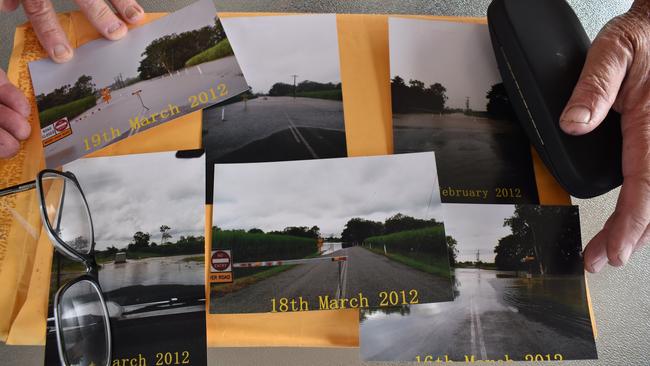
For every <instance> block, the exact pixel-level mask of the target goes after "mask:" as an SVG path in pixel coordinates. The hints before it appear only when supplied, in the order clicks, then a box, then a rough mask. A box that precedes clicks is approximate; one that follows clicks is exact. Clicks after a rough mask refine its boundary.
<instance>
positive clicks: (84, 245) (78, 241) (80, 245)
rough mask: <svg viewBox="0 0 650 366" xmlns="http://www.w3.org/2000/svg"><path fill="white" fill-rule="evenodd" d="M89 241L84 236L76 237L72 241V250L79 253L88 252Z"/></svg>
mask: <svg viewBox="0 0 650 366" xmlns="http://www.w3.org/2000/svg"><path fill="white" fill-rule="evenodd" d="M89 244H90V241H89V240H88V238H86V237H84V236H77V237H76V238H74V240H73V241H72V248H73V249H74V250H76V251H78V252H80V253H88V252H89V251H90V245H89Z"/></svg>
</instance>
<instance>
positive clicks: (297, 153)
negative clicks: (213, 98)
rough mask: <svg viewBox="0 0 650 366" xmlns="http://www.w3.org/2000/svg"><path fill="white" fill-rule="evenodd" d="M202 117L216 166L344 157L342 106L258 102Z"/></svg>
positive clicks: (218, 109) (298, 100)
mask: <svg viewBox="0 0 650 366" xmlns="http://www.w3.org/2000/svg"><path fill="white" fill-rule="evenodd" d="M203 113H204V115H203V116H204V117H203V118H204V127H203V128H204V146H206V149H208V150H209V152H208V154H209V156H210V157H211V158H210V160H211V161H212V162H214V163H235V162H261V161H272V160H297V159H317V158H334V157H345V156H347V149H346V143H345V126H344V122H343V102H341V101H333V100H324V99H315V98H295V99H294V98H293V97H258V98H255V99H251V100H248V101H246V102H238V103H234V104H230V105H226V106H224V107H215V108H210V109H207V110H205V111H204V112H203ZM222 117H225V119H222ZM269 154H271V156H269Z"/></svg>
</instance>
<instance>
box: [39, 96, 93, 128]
mask: <svg viewBox="0 0 650 366" xmlns="http://www.w3.org/2000/svg"><path fill="white" fill-rule="evenodd" d="M96 104H97V99H96V98H95V97H94V96H93V95H91V96H88V97H85V98H82V99H79V100H75V101H74V102H70V103H68V104H64V105H59V106H56V107H52V108H50V109H46V110H44V111H42V112H40V113H39V114H38V117H39V119H40V121H41V128H43V127H45V126H47V125H49V124H51V123H52V122H55V121H57V120H59V119H61V118H63V117H68V121H71V120H72V119H73V118H75V117H77V116H78V115H80V114H82V113H83V112H85V111H87V110H89V109H90V108H92V107H94V106H95V105H96Z"/></svg>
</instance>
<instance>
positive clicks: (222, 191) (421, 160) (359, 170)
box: [213, 153, 442, 235]
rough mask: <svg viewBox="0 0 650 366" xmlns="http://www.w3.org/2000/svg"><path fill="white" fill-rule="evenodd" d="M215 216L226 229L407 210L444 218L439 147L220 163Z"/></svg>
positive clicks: (327, 231)
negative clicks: (436, 149) (379, 153)
mask: <svg viewBox="0 0 650 366" xmlns="http://www.w3.org/2000/svg"><path fill="white" fill-rule="evenodd" d="M214 189H215V191H214V216H213V223H214V225H217V226H219V227H221V228H223V229H246V230H248V229H251V228H260V229H263V230H265V231H269V230H282V229H284V228H285V227H287V226H309V227H311V226H313V225H316V226H318V227H320V229H321V233H322V234H323V235H340V234H341V231H342V230H343V228H344V225H345V224H346V223H347V221H348V220H349V219H351V218H353V217H362V218H365V219H370V220H377V221H384V220H385V219H386V218H388V217H390V216H392V215H394V214H396V213H398V212H399V213H403V214H407V215H411V216H415V217H418V218H431V217H434V218H436V219H438V220H439V221H442V211H441V204H440V195H439V188H438V181H437V175H436V166H435V157H434V154H433V153H419V154H402V155H391V156H377V157H363V158H344V159H321V160H306V161H293V162H277V163H258V164H217V165H215V187H214Z"/></svg>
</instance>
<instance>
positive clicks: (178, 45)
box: [138, 19, 226, 80]
mask: <svg viewBox="0 0 650 366" xmlns="http://www.w3.org/2000/svg"><path fill="white" fill-rule="evenodd" d="M225 38H226V34H225V32H224V30H223V26H222V25H221V21H220V20H219V19H216V20H215V25H214V26H205V27H203V28H201V29H196V30H192V31H187V32H182V33H180V34H176V33H173V34H169V35H165V36H163V37H160V38H157V39H155V40H153V41H152V42H151V43H150V44H149V45H148V46H147V47H146V48H145V50H144V52H143V53H142V54H141V56H142V60H140V65H139V66H138V73H139V74H138V77H139V78H140V79H141V80H148V79H152V78H155V77H158V76H161V75H164V74H166V73H167V74H168V73H171V72H173V71H176V70H180V69H183V68H184V67H185V63H186V62H187V60H189V59H190V58H192V57H193V56H196V55H197V54H199V53H201V52H202V51H204V50H207V49H208V48H210V47H213V46H215V45H216V44H217V43H219V42H220V41H222V40H224V39H225Z"/></svg>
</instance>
